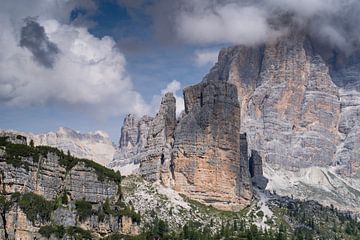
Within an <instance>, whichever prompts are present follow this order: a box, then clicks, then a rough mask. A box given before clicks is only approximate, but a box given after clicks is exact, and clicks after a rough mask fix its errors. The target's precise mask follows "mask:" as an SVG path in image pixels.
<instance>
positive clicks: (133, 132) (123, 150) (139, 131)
mask: <svg viewBox="0 0 360 240" xmlns="http://www.w3.org/2000/svg"><path fill="white" fill-rule="evenodd" d="M152 120H153V118H152V117H149V116H143V117H141V118H140V119H139V118H138V117H136V116H135V115H132V114H128V115H127V116H126V117H125V119H124V124H123V127H122V128H121V137H120V141H119V147H118V148H117V149H116V152H115V154H114V157H113V159H112V161H111V162H110V163H109V164H108V165H107V166H108V167H110V168H112V169H114V170H119V171H120V172H121V174H122V175H123V176H126V175H129V174H132V173H136V172H138V171H139V166H140V161H141V158H142V155H141V154H142V151H143V149H144V147H145V144H146V141H147V137H148V133H149V129H150V125H151V122H152Z"/></svg>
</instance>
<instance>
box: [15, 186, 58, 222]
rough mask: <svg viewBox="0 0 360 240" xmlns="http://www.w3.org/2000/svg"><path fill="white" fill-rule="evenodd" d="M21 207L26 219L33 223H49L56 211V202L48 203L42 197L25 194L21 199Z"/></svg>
mask: <svg viewBox="0 0 360 240" xmlns="http://www.w3.org/2000/svg"><path fill="white" fill-rule="evenodd" d="M19 206H20V208H21V210H23V211H24V213H25V214H26V217H27V218H28V219H29V220H30V221H32V222H35V221H40V222H48V221H50V217H51V212H52V211H53V210H54V202H53V201H47V200H46V199H45V198H43V197H42V196H40V195H37V194H34V193H25V194H23V195H22V196H21V197H20V201H19Z"/></svg>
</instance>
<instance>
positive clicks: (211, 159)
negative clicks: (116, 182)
mask: <svg viewBox="0 0 360 240" xmlns="http://www.w3.org/2000/svg"><path fill="white" fill-rule="evenodd" d="M359 56H360V53H359V52H354V53H353V54H352V55H350V56H348V55H345V54H342V53H340V52H338V51H337V50H336V49H332V48H331V47H328V46H322V45H321V44H319V43H317V42H316V41H314V40H313V39H310V38H309V37H307V36H306V35H305V34H303V33H301V32H293V34H292V36H287V37H284V38H282V39H279V40H278V41H276V42H273V43H267V44H264V45H262V46H257V47H244V46H235V47H230V48H226V49H222V50H221V51H220V53H219V58H218V62H217V63H216V64H215V66H214V67H213V68H212V69H211V70H210V72H209V74H207V75H206V76H205V78H204V80H203V81H202V82H201V83H200V84H197V85H195V86H191V87H188V88H186V89H185V90H184V100H185V113H184V114H183V115H182V117H181V119H179V120H178V123H177V126H176V129H175V132H174V135H173V138H172V137H171V136H172V135H171V134H172V132H173V129H174V126H175V121H174V118H172V119H173V120H172V121H168V122H166V121H165V120H164V119H166V118H164V117H162V116H163V115H164V114H160V116H159V115H158V116H157V117H156V118H155V120H156V121H155V120H154V122H152V123H151V124H150V127H149V133H148V137H147V142H146V144H145V145H144V148H143V149H142V151H141V152H142V158H141V163H142V164H141V165H142V166H141V168H140V169H141V173H142V175H144V176H145V177H146V178H147V179H150V180H159V179H160V180H162V182H163V183H165V185H169V186H173V187H174V188H175V189H176V190H177V191H179V192H182V193H184V194H186V195H188V196H190V197H191V198H194V199H197V200H200V201H202V202H205V203H211V204H213V205H215V206H219V207H220V208H224V206H225V207H228V208H231V206H236V205H241V203H246V201H247V200H248V199H250V198H251V196H252V190H251V188H252V185H254V186H257V187H259V188H265V186H266V184H267V180H266V179H265V178H264V176H263V172H262V171H263V170H262V169H263V167H264V169H265V171H264V175H265V176H266V177H269V178H270V183H271V187H272V188H273V189H274V190H277V189H279V188H282V187H283V186H285V185H286V184H288V186H289V188H287V189H286V190H285V191H282V192H288V193H289V194H288V195H292V194H294V196H295V197H297V196H298V197H303V196H305V195H306V197H311V196H312V195H314V196H315V195H316V194H313V193H316V191H318V189H317V188H316V186H315V187H314V186H313V185H311V184H314V185H316V184H315V182H311V181H310V182H309V181H308V180H309V179H305V180H304V179H302V177H299V178H297V180H296V181H300V183H299V184H305V183H306V184H308V185H309V184H310V185H311V187H306V190H303V189H302V191H301V192H300V191H299V192H296V191H295V192H294V191H292V190H293V189H295V188H294V187H292V186H290V183H289V181H285V184H283V182H277V181H280V180H279V179H280V178H277V177H275V173H274V172H273V170H274V169H275V170H277V171H278V172H279V173H281V174H283V175H284V176H286V177H285V178H284V179H287V177H288V176H289V173H291V174H292V173H294V174H295V173H299V174H300V176H303V175H304V176H305V175H306V174H303V173H304V172H306V171H307V170H306V169H310V170H311V168H316V170H314V171H315V172H316V174H318V173H319V171H320V172H321V171H322V170H319V169H327V170H326V171H328V170H329V169H330V166H335V165H340V166H339V167H337V168H341V169H340V170H339V171H337V172H336V174H337V173H341V174H345V177H348V176H349V177H353V178H352V179H351V180H350V181H349V182H351V183H358V182H359V180H357V179H360V177H359V176H360V161H359V159H360V152H359V149H360V138H359V136H360V121H359V119H360V93H359V92H360V77H359V76H360V67H359V66H360V57H359ZM162 109H163V107H162ZM160 112H164V110H160ZM165 115H166V114H165ZM169 122H172V124H165V123H169ZM166 129H170V130H166ZM240 132H241V133H243V134H240ZM244 133H246V134H247V135H246V137H245V134H244ZM169 139H170V141H169ZM246 139H247V141H246ZM172 141H174V144H172ZM248 149H251V150H252V151H251V158H250V165H249V164H248V161H247V159H248ZM147 152H149V154H147ZM144 156H145V157H144ZM329 171H330V172H331V171H332V170H331V169H330V170H329ZM310 172H313V171H312V170H311V171H310ZM250 173H251V175H250ZM302 174H303V175H302ZM331 174H332V173H331ZM331 174H329V176H331ZM295 175H296V174H295ZM295 175H294V176H295ZM320 175H321V174H320ZM250 179H251V180H250ZM312 179H317V178H316V177H315V178H312ZM324 179H325V178H324ZM338 179H341V177H339V178H338ZM313 181H315V180H313ZM306 184H305V185H306ZM340 185H341V184H340ZM340 185H339V186H340ZM355 185H356V184H355ZM355 185H354V186H355ZM329 186H334V184H329ZM332 190H334V191H338V190H339V189H338V188H335V189H332ZM332 190H331V189H330V190H329V191H332ZM304 192H306V193H304ZM346 195H347V192H344V191H342V196H346ZM352 196H353V195H352ZM333 197H334V196H331V197H329V199H330V198H333ZM335 197H336V196H335ZM354 199H355V200H354ZM315 200H321V199H315ZM333 200H334V199H332V200H331V201H327V202H331V203H333V202H334V201H333ZM358 200H359V201H360V199H359V197H358V196H355V195H354V196H353V197H352V200H351V204H353V203H354V202H356V201H358ZM336 201H337V200H336ZM325 204H326V203H325ZM338 206H339V205H338Z"/></svg>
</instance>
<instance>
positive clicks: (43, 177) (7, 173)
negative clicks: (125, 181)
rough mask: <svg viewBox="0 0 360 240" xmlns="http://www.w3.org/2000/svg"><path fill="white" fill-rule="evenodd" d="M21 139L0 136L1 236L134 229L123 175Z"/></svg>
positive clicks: (93, 235) (94, 236) (94, 234)
mask: <svg viewBox="0 0 360 240" xmlns="http://www.w3.org/2000/svg"><path fill="white" fill-rule="evenodd" d="M20 138H21V137H18V138H16V139H17V140H18V139H20ZM17 140H16V141H14V139H13V138H12V137H11V136H1V137H0V170H1V171H0V172H1V175H0V184H1V195H0V198H1V201H0V202H1V204H0V205H1V206H0V208H1V220H0V228H1V229H0V236H1V239H24V240H25V239H44V238H45V237H49V236H51V235H54V236H57V238H59V239H60V238H62V237H60V236H59V234H60V235H62V236H68V237H71V236H72V237H75V236H77V238H78V239H88V238H89V237H91V238H92V239H98V238H100V237H104V236H107V235H110V234H113V233H125V234H130V233H136V231H137V229H136V228H137V227H136V226H137V225H136V224H131V225H130V226H129V224H127V222H128V219H129V217H130V219H131V215H130V216H129V214H128V212H125V211H124V208H126V206H125V205H124V204H121V188H120V181H121V177H120V175H119V174H117V173H115V172H114V171H112V170H109V169H106V168H104V167H102V166H101V165H99V164H96V163H95V162H92V161H90V160H85V159H77V158H75V157H72V156H70V155H65V154H64V153H62V152H61V151H60V150H58V149H56V148H51V147H32V146H27V145H26V139H25V142H22V143H21V144H20V143H19V142H18V141H17ZM15 143H16V144H15ZM130 230H131V231H130Z"/></svg>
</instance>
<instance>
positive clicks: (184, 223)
mask: <svg viewBox="0 0 360 240" xmlns="http://www.w3.org/2000/svg"><path fill="white" fill-rule="evenodd" d="M244 137H245V136H244V135H242V137H241V139H242V141H244V139H245V138H244ZM253 158H258V157H257V155H254V156H253ZM254 161H255V160H254ZM250 162H252V161H250ZM253 166H258V167H259V165H258V164H254V165H253ZM258 167H254V168H253V167H250V170H251V169H252V170H251V173H255V172H257V171H258V170H259V169H258ZM0 169H1V174H0V182H1V186H2V191H1V192H0V237H1V239H40V240H45V239H54V240H55V239H59V240H60V239H61V240H65V239H72V240H77V239H105V240H118V239H119V240H120V239H130V240H131V239H133V240H135V239H138V240H148V239H173V240H183V239H217V240H220V239H254V238H255V239H264V240H274V239H278V240H286V239H293V238H295V239H334V240H335V239H358V238H359V235H360V224H359V222H358V221H356V219H355V218H353V217H352V216H351V215H350V214H348V213H342V212H340V211H338V210H337V209H336V208H334V207H333V206H332V207H323V206H321V205H319V204H318V203H316V202H312V201H299V200H296V199H291V198H283V197H279V196H277V195H274V194H271V193H269V192H263V191H261V190H256V189H255V190H254V198H253V199H252V201H251V202H250V203H249V205H248V206H247V207H246V208H245V209H242V210H241V211H235V212H232V211H221V210H217V209H215V208H213V207H211V206H207V205H204V204H201V203H199V202H198V201H193V200H192V199H190V198H188V197H186V196H184V195H181V194H178V193H177V192H176V191H175V190H173V189H171V188H168V187H165V186H163V185H162V184H160V183H159V182H158V183H152V182H150V181H145V180H144V179H143V178H141V177H139V176H129V177H126V178H122V177H121V176H120V175H119V173H115V172H114V171H113V170H110V169H107V168H105V167H103V166H101V165H99V164H97V163H95V162H93V161H91V160H87V159H78V158H76V157H73V156H71V155H69V154H64V153H63V152H62V151H61V150H59V149H56V148H52V147H48V146H36V147H34V146H31V145H30V146H29V145H27V139H26V137H24V136H21V135H17V134H11V133H6V134H2V135H1V137H0Z"/></svg>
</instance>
